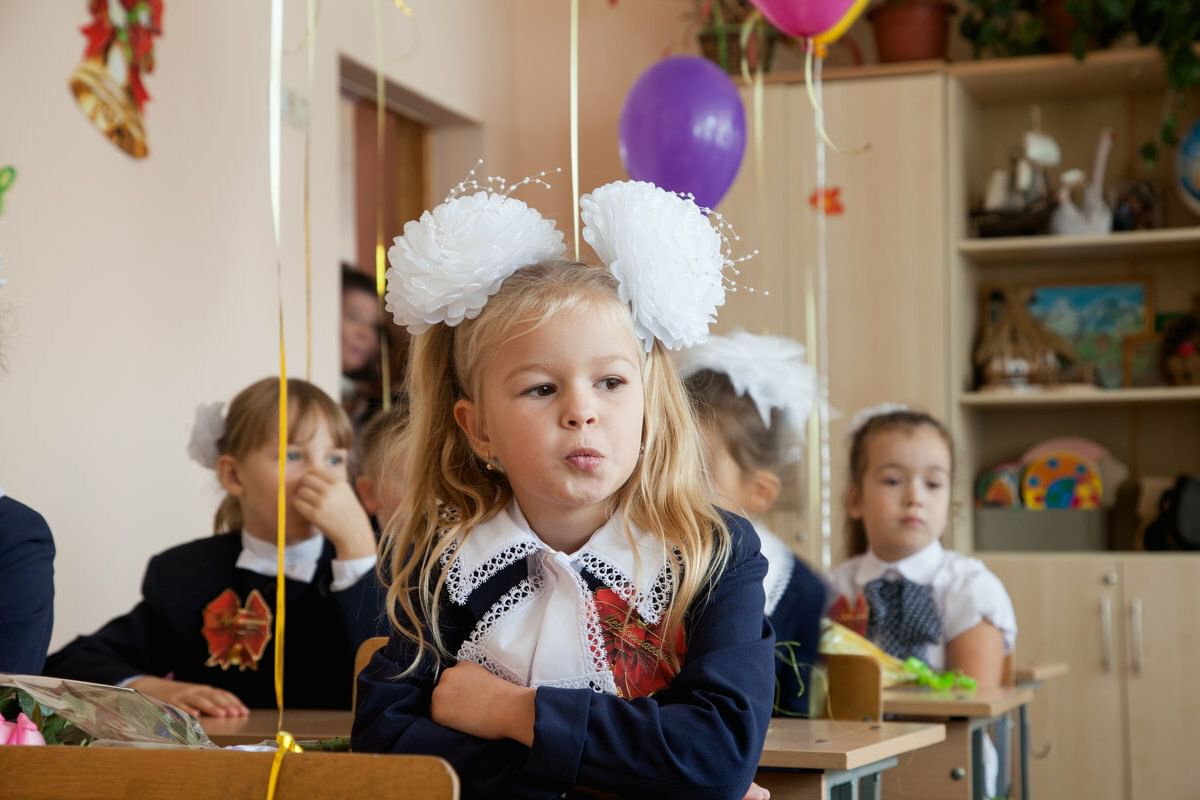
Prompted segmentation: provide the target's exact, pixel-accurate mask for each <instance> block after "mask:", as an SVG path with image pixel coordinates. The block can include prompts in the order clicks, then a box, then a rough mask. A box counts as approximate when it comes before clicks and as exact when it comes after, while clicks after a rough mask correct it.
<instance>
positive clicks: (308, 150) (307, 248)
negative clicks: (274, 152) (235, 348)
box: [304, 0, 317, 381]
mask: <svg viewBox="0 0 1200 800" xmlns="http://www.w3.org/2000/svg"><path fill="white" fill-rule="evenodd" d="M307 23H308V43H307V56H308V64H307V68H308V97H310V98H311V97H312V96H313V75H314V73H315V72H316V53H315V52H314V51H315V48H314V47H313V45H314V44H315V42H316V37H317V0H308V19H307ZM311 140H312V114H311V113H309V114H306V115H305V117H304V377H305V378H306V379H307V380H310V381H311V380H312V357H313V299H312V204H311V201H310V197H311V192H310V188H311V184H312V180H311V178H312V175H311V173H312V163H311V162H312V146H311Z"/></svg>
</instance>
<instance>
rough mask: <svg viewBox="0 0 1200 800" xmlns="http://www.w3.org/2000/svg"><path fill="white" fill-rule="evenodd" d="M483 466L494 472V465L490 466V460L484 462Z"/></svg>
mask: <svg viewBox="0 0 1200 800" xmlns="http://www.w3.org/2000/svg"><path fill="white" fill-rule="evenodd" d="M483 468H484V469H486V470H487V471H488V472H494V471H495V469H496V468H495V467H493V466H492V462H490V461H487V462H485V463H484V465H483Z"/></svg>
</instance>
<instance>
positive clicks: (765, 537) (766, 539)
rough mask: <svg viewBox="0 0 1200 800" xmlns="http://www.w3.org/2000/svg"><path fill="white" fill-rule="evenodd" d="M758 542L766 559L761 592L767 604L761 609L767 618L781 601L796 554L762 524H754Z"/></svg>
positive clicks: (792, 570)
mask: <svg viewBox="0 0 1200 800" xmlns="http://www.w3.org/2000/svg"><path fill="white" fill-rule="evenodd" d="M754 528H755V530H756V531H757V532H758V538H759V541H760V542H761V543H762V554H763V556H764V557H765V558H766V559H767V574H766V576H765V577H763V591H764V592H765V593H766V596H767V602H766V606H765V608H764V609H763V611H764V613H766V615H767V616H768V617H769V616H771V615H772V614H773V613H775V608H776V606H778V605H779V601H780V600H782V599H783V595H784V594H785V592H786V591H787V587H788V583H789V582H791V580H792V573H793V572H795V570H796V554H795V553H793V552H792V548H790V547H788V545H787V543H786V542H784V541H783V540H782V539H780V538H779V537H778V536H776V535H775V534H774V533H772V532H771V531H770V530H768V529H767V528H766V527H765V526H763V525H762V524H755V526H754Z"/></svg>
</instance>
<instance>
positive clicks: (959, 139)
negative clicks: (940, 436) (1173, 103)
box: [947, 50, 1200, 551]
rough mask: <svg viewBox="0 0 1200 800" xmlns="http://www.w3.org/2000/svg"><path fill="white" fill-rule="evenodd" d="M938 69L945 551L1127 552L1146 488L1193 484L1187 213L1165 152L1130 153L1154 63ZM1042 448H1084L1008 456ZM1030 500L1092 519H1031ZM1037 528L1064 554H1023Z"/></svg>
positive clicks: (1145, 55)
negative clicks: (942, 142)
mask: <svg viewBox="0 0 1200 800" xmlns="http://www.w3.org/2000/svg"><path fill="white" fill-rule="evenodd" d="M947 75H948V81H947V125H948V135H947V148H948V151H949V159H950V161H949V167H948V171H949V175H948V178H949V180H948V185H949V187H950V189H949V193H948V196H947V211H948V215H949V220H948V223H949V253H948V259H947V260H948V264H947V270H948V274H947V286H948V303H949V306H948V314H947V316H948V320H949V326H950V334H951V335H950V351H951V352H950V364H951V375H950V394H951V403H950V405H951V411H950V417H951V425H952V428H953V431H954V433H955V436H956V440H957V442H958V447H959V450H960V458H961V463H962V465H963V469H961V470H960V471H959V478H958V486H957V487H956V489H957V491H958V496H959V497H961V498H963V499H964V500H966V499H967V498H970V499H971V501H972V505H975V506H977V507H978V508H977V510H976V511H975V512H973V513H967V514H963V515H960V517H959V519H958V521H957V523H956V525H955V528H954V533H953V543H954V545H955V546H956V547H958V548H960V549H966V550H979V551H982V550H985V549H999V550H1010V551H1014V550H1015V551H1030V550H1037V551H1042V550H1046V549H1050V550H1053V549H1060V550H1064V551H1078V550H1080V549H1088V550H1091V549H1098V550H1117V551H1130V550H1140V549H1142V547H1143V541H1142V538H1141V536H1142V531H1143V530H1144V528H1145V524H1146V522H1147V520H1146V519H1145V518H1144V516H1139V512H1138V509H1139V508H1140V509H1141V510H1142V513H1143V515H1144V514H1145V513H1147V511H1146V510H1147V509H1149V510H1150V511H1153V509H1154V508H1156V504H1155V503H1153V502H1150V501H1149V499H1148V493H1149V492H1153V491H1156V490H1157V489H1160V488H1161V487H1162V486H1163V485H1164V482H1166V481H1168V480H1169V479H1170V478H1172V477H1173V476H1175V475H1177V474H1180V473H1189V472H1190V473H1196V472H1200V414H1197V409H1196V404H1197V403H1200V324H1197V325H1196V327H1195V332H1194V333H1193V332H1192V328H1189V327H1187V326H1188V325H1191V324H1192V323H1200V320H1198V317H1197V315H1198V314H1200V270H1197V269H1196V267H1197V266H1200V218H1198V217H1197V215H1196V214H1195V213H1193V211H1192V210H1191V209H1190V208H1189V206H1188V205H1187V204H1186V202H1185V201H1184V200H1183V199H1181V197H1179V196H1177V195H1176V193H1175V191H1174V189H1173V184H1172V181H1173V180H1174V153H1164V154H1163V156H1161V157H1160V158H1159V159H1158V163H1156V164H1154V165H1153V166H1150V167H1148V166H1146V165H1145V164H1143V163H1142V161H1141V158H1140V157H1139V152H1138V151H1139V147H1140V145H1141V143H1142V142H1143V141H1144V140H1146V139H1149V138H1151V137H1152V136H1153V135H1154V133H1155V131H1156V128H1157V125H1158V123H1159V120H1160V118H1161V114H1162V109H1163V107H1164V101H1165V97H1166V88H1165V79H1164V73H1163V69H1162V64H1161V59H1160V58H1159V56H1158V54H1157V53H1156V52H1155V51H1153V50H1116V51H1110V52H1104V53H1098V54H1095V55H1092V56H1089V58H1088V60H1087V61H1085V62H1083V63H1082V64H1080V63H1078V62H1075V61H1074V60H1073V59H1071V57H1070V56H1038V57H1033V58H1022V59H1008V60H1004V61H1000V62H980V63H978V64H964V65H955V66H951V67H948V68H947ZM1198 110H1200V104H1197V103H1196V102H1192V103H1191V105H1190V106H1189V107H1188V111H1187V112H1185V113H1184V114H1183V115H1182V116H1181V120H1183V121H1184V122H1185V125H1189V124H1191V121H1192V120H1193V119H1194V118H1195V116H1196V113H1197V111H1198ZM1189 320H1190V321H1189ZM1191 339H1196V341H1195V342H1192V341H1190V340H1191ZM1164 342H1166V343H1167V344H1164ZM1164 348H1167V349H1169V350H1170V352H1169V353H1165V352H1164ZM1168 356H1170V358H1168ZM1056 441H1071V442H1074V443H1083V444H1081V445H1080V447H1081V448H1082V449H1083V450H1084V451H1086V452H1085V453H1080V452H1077V451H1075V452H1072V451H1071V450H1070V448H1068V450H1067V451H1066V452H1064V453H1060V454H1058V455H1060V456H1063V457H1060V458H1055V457H1054V456H1055V454H1054V453H1048V454H1047V453H1041V454H1040V455H1041V456H1042V458H1041V459H1040V460H1037V459H1027V458H1025V456H1027V455H1028V454H1029V453H1031V452H1036V451H1037V450H1038V448H1039V445H1043V444H1046V443H1047V442H1056ZM1076 456H1078V457H1079V459H1078V463H1076V462H1075V461H1073V460H1072V458H1074V457H1076ZM1089 456H1090V458H1089ZM1101 458H1103V459H1104V460H1106V461H1107V462H1110V463H1106V464H1100V463H1096V462H1095V460H1096V459H1101ZM1051 465H1054V466H1053V467H1052V466H1051ZM1068 468H1069V471H1071V474H1067V472H1063V474H1061V475H1059V474H1057V473H1056V472H1055V469H1059V471H1062V470H1068ZM1114 468H1115V469H1114ZM1106 469H1107V471H1108V472H1109V475H1108V476H1107V477H1108V480H1107V481H1105V480H1101V479H1100V473H1102V472H1104V471H1105V470H1106ZM1033 473H1039V475H1040V478H1041V479H1042V480H1050V481H1056V482H1057V491H1056V493H1055V494H1053V496H1051V497H1050V498H1049V499H1047V498H1046V497H1045V496H1043V497H1041V499H1040V500H1038V499H1037V498H1031V494H1030V491H1031V490H1030V487H1029V486H1028V485H1026V484H1027V480H1026V479H1027V478H1028V476H1029V475H1031V474H1033ZM1040 473H1045V474H1044V475H1041V474H1040ZM1114 475H1117V476H1119V479H1114V477H1113V476H1114ZM1092 478H1096V482H1095V484H1094V485H1093V484H1089V480H1090V479H1092ZM1089 486H1092V488H1091V489H1088V488H1087V487H1089ZM1031 499H1032V500H1036V502H1031ZM1139 500H1140V501H1141V502H1140V504H1139ZM1043 501H1045V502H1043ZM997 508H1001V509H1004V513H990V512H993V510H994V509H997ZM1041 508H1051V509H1054V508H1059V509H1075V510H1076V511H1084V510H1089V509H1090V510H1092V511H1093V512H1094V513H1092V514H1090V515H1084V514H1077V515H1074V516H1073V515H1072V514H1071V513H1070V512H1069V511H1063V512H1061V513H1060V514H1057V515H1056V517H1055V522H1054V524H1053V525H1045V526H1042V525H1041V523H1043V522H1045V521H1046V520H1045V519H1040V518H1036V517H1033V516H1030V515H1033V514H1037V513H1038V511H1036V510H1034V509H1041ZM984 512H989V513H984ZM1064 514H1065V516H1064ZM1097 520H1099V522H1097ZM1035 523H1037V525H1038V526H1039V527H1041V528H1044V529H1045V530H1046V531H1047V534H1046V535H1047V536H1048V537H1052V538H1053V537H1060V545H1061V546H1056V545H1055V544H1054V543H1052V542H1051V543H1048V544H1047V546H1046V547H1041V546H1039V547H1036V548H1035V547H1030V546H1029V537H1028V531H1029V529H1030V527H1031V526H1033V525H1034V524H1035ZM1074 523H1079V524H1078V525H1075V524H1074ZM1005 526H1007V528H1006V527H1005ZM1073 527H1075V528H1079V531H1076V532H1077V533H1081V532H1082V530H1083V529H1084V528H1085V527H1086V528H1087V530H1088V531H1089V535H1088V536H1083V535H1082V534H1081V535H1076V536H1073V535H1071V534H1070V533H1069V531H1070V529H1072V528H1073ZM1060 531H1061V533H1060ZM1097 531H1098V532H1097ZM1093 534H1094V535H1093ZM1006 538H1007V539H1008V540H1009V544H1008V545H1006V544H1005V541H1006ZM1084 542H1086V544H1082V543H1084Z"/></svg>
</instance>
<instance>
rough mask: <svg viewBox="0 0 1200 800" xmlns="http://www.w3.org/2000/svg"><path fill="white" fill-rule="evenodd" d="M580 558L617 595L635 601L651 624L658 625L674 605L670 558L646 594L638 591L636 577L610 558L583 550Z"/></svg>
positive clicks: (585, 566)
mask: <svg viewBox="0 0 1200 800" xmlns="http://www.w3.org/2000/svg"><path fill="white" fill-rule="evenodd" d="M579 561H580V563H581V564H582V565H583V566H584V568H585V569H587V571H588V572H590V573H592V574H593V575H595V576H596V578H597V579H598V580H599V581H600V582H601V583H603V584H604V585H605V586H607V587H608V588H609V589H612V590H613V592H615V593H616V595H617V596H618V597H620V598H621V599H622V600H624V601H625V602H626V603H629V602H632V603H633V606H634V608H636V609H637V612H638V614H640V615H641V617H642V619H644V620H645V621H646V622H648V623H650V624H651V625H657V624H658V622H659V620H661V619H662V615H663V614H664V613H666V610H667V608H668V607H669V606H670V605H671V589H672V574H671V562H670V561H668V560H666V559H664V560H663V565H662V567H661V568H660V569H659V571H658V577H657V578H656V579H655V581H654V585H653V586H652V587H651V589H650V591H649V592H646V593H644V594H643V593H639V592H638V591H637V587H636V585H635V583H634V581H633V579H632V578H631V577H629V576H628V575H626V574H625V573H624V572H623V571H622V570H621V568H620V567H618V566H617V565H616V564H613V563H612V562H611V561H607V560H605V559H603V558H601V557H600V556H597V555H596V554H594V553H584V554H583V555H581V556H580V557H579Z"/></svg>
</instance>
